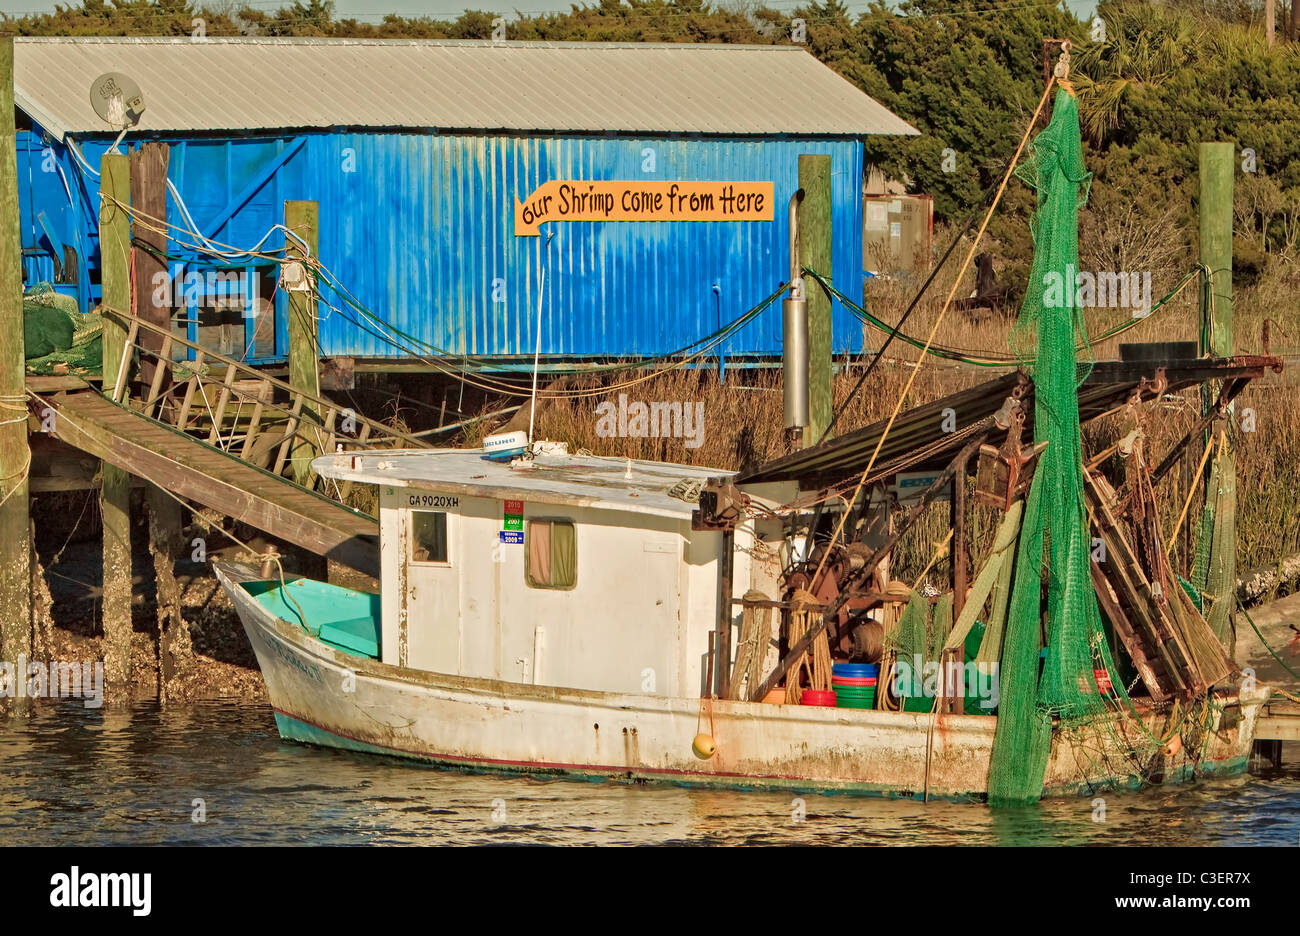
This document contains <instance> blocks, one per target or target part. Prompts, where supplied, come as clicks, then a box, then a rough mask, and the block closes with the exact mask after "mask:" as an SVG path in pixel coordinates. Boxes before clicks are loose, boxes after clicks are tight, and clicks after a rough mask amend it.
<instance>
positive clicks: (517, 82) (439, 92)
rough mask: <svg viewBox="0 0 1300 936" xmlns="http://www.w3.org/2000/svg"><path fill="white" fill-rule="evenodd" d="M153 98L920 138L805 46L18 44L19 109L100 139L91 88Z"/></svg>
mask: <svg viewBox="0 0 1300 936" xmlns="http://www.w3.org/2000/svg"><path fill="white" fill-rule="evenodd" d="M105 72H121V73H123V74H125V75H127V76H129V77H131V78H132V79H134V80H135V81H136V82H137V83H138V84H139V85H140V88H141V90H142V91H143V93H144V99H145V105H146V109H145V113H144V117H143V119H142V120H141V122H140V125H139V128H138V129H139V130H140V131H144V132H148V131H155V132H212V131H229V130H245V131H251V130H269V129H303V128H328V127H355V128H363V127H376V128H394V129H422V130H445V131H455V130H461V131H464V130H473V131H498V130H500V131H507V132H514V133H519V132H526V133H527V132H553V133H609V132H616V133H701V134H709V135H722V136H736V135H751V134H762V135H770V134H782V135H786V136H801V137H802V136H838V137H844V136H850V137H857V136H866V135H871V134H915V133H916V132H917V131H916V130H915V129H913V128H912V127H911V126H910V125H908V124H907V123H906V122H904V121H903V120H901V119H899V118H898V117H896V116H895V115H894V114H892V113H891V112H890V111H889V110H887V109H886V108H885V107H884V106H882V105H881V104H879V103H878V102H876V101H874V100H872V99H871V98H870V97H868V96H867V95H865V94H863V93H862V92H861V91H859V90H858V89H857V88H855V87H854V86H853V85H851V84H850V83H849V82H848V81H846V80H844V79H843V78H841V77H840V76H839V75H837V74H836V73H835V72H833V71H832V70H831V69H829V68H827V67H826V66H825V65H822V64H821V63H820V62H818V61H817V59H815V58H814V57H813V56H812V55H811V54H809V53H808V52H806V51H805V50H804V49H803V48H801V47H798V46H736V45H687V44H650V43H645V44H629V43H578V42H567V43H537V42H503V43H492V42H453V41H414V40H411V41H408V40H365V41H362V40H350V39H251V38H235V39H225V38H222V39H215V38H214V39H207V40H203V41H197V42H196V41H192V40H191V39H189V38H88V37H57V38H43V37H42V38H37V37H21V38H18V39H16V40H15V48H14V85H15V87H14V93H15V98H16V102H17V104H18V107H19V108H21V109H22V110H23V111H24V112H25V113H26V114H27V115H28V116H29V117H31V118H32V119H33V120H34V121H36V122H37V123H38V124H40V125H41V126H42V127H44V128H45V129H46V130H48V131H49V132H50V133H51V134H54V135H57V136H58V137H59V138H60V139H62V138H63V136H64V135H66V134H68V133H73V134H79V133H105V132H107V128H106V127H105V125H104V123H103V122H102V121H101V120H100V119H99V118H98V117H97V116H96V115H95V112H94V111H93V110H92V109H91V106H90V85H91V82H92V81H94V79H95V78H97V77H98V76H99V75H101V74H103V73H105Z"/></svg>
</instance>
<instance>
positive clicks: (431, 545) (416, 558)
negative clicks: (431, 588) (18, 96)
mask: <svg viewBox="0 0 1300 936" xmlns="http://www.w3.org/2000/svg"><path fill="white" fill-rule="evenodd" d="M411 561H412V562H437V563H442V564H443V565H446V564H447V563H448V562H450V561H451V559H450V556H449V555H448V552H447V515H446V514H445V513H443V512H442V511H441V510H412V511H411Z"/></svg>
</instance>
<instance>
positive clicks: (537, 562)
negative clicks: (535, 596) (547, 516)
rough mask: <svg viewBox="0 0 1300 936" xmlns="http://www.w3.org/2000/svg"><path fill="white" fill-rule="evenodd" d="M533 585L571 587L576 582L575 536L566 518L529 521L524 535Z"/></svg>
mask: <svg viewBox="0 0 1300 936" xmlns="http://www.w3.org/2000/svg"><path fill="white" fill-rule="evenodd" d="M525 542H526V544H527V545H526V546H525V549H527V551H528V565H527V567H526V568H525V570H524V575H525V577H526V578H527V581H528V584H529V585H531V586H532V587H533V588H572V587H573V586H574V585H576V584H577V583H578V537H577V534H576V533H575V532H574V527H573V524H572V523H571V522H570V521H568V520H529V521H528V531H527V535H526V536H525Z"/></svg>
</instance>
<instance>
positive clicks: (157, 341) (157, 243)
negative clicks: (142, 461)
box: [131, 143, 175, 503]
mask: <svg viewBox="0 0 1300 936" xmlns="http://www.w3.org/2000/svg"><path fill="white" fill-rule="evenodd" d="M168 152H169V151H168V147H167V144H166V143H144V144H141V146H140V148H139V149H138V150H136V151H135V152H133V153H132V154H131V206H132V208H133V209H134V210H135V211H137V212H139V213H140V214H142V215H147V216H148V217H150V218H157V219H158V221H159V222H160V223H158V224H152V223H151V224H148V225H143V224H137V225H135V229H134V230H133V231H132V232H131V233H132V235H133V236H134V241H135V246H134V247H133V248H132V251H133V254H134V256H133V258H132V259H133V260H134V262H135V310H136V314H137V315H139V316H140V318H142V319H144V320H145V321H148V322H153V323H154V324H155V325H158V326H161V327H162V328H166V329H170V328H171V324H172V302H171V296H172V290H171V289H170V288H168V289H165V290H159V289H158V288H157V282H158V277H159V275H160V274H161V275H162V276H166V275H167V273H168V269H167V261H166V260H165V259H164V256H165V255H166V253H167V245H168V242H169V238H168V237H167V234H166V228H165V227H164V224H165V223H166V221H167V159H168ZM159 295H161V296H163V297H164V298H163V301H162V302H157V301H155V299H156V298H157V297H158V296H159ZM140 344H141V346H142V347H144V348H148V349H149V350H151V351H154V352H161V351H162V346H163V336H162V335H161V334H158V333H157V332H153V331H150V330H145V331H143V332H142V333H141V335H140ZM157 364H158V362H157V359H156V358H154V357H152V356H150V355H143V356H141V358H140V380H141V382H142V383H143V384H144V385H145V386H152V384H153V379H154V370H155V368H156V366H157ZM162 366H163V367H164V377H163V382H162V383H161V384H160V392H161V393H164V394H165V393H166V392H167V390H168V387H169V385H170V376H171V375H170V373H167V372H169V371H170V370H171V368H170V367H168V366H167V363H166V362H163V365H162ZM173 503H175V501H173Z"/></svg>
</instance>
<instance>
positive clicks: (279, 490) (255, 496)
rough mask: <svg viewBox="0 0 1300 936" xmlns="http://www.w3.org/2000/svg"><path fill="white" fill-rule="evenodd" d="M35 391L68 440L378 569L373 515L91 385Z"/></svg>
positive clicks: (357, 565) (365, 568)
mask: <svg viewBox="0 0 1300 936" xmlns="http://www.w3.org/2000/svg"><path fill="white" fill-rule="evenodd" d="M36 399H37V400H39V401H43V402H44V403H45V404H47V405H48V406H50V407H51V408H52V409H53V410H54V411H55V413H56V414H57V416H56V418H55V420H54V435H55V436H57V437H58V438H59V439H62V440H63V441H64V442H66V443H68V444H69V445H72V446H74V447H75V448H78V449H81V450H82V451H84V452H86V453H87V454H90V455H93V456H95V457H96V458H100V459H102V460H104V461H106V462H108V463H109V464H111V465H114V466H116V467H118V468H121V469H123V470H125V471H129V472H130V473H131V474H133V475H136V476H138V477H141V478H144V479H146V480H148V481H152V482H153V483H154V484H156V485H158V486H159V487H162V488H165V489H167V490H169V491H171V492H172V493H173V494H176V495H178V496H179V497H184V498H186V499H188V500H191V501H194V502H195V503H197V504H202V505H203V506H204V507H209V508H212V509H213V510H217V511H220V512H221V513H222V514H224V515H226V516H228V517H231V518H233V519H235V520H238V521H240V522H243V523H247V524H249V525H250V526H253V527H256V528H257V529H259V530H261V531H263V532H265V533H268V534H270V535H272V536H276V537H279V538H281V539H284V540H288V541H289V542H291V543H294V544H296V545H298V546H301V547H302V548H304V549H307V550H309V551H311V552H314V553H317V554H319V555H322V556H328V557H329V558H330V559H334V560H336V561H338V562H341V563H343V564H345V565H347V566H350V567H351V568H353V569H356V570H358V571H360V572H364V573H365V574H367V575H371V576H375V577H378V575H379V541H378V535H379V525H378V523H377V522H376V521H375V519H374V518H373V517H370V516H367V515H366V514H363V513H360V512H358V511H356V510H353V509H352V508H350V507H346V506H344V505H343V504H340V503H339V502H338V501H335V500H331V499H329V498H328V497H325V496H323V495H321V494H317V493H315V492H313V491H310V490H308V489H307V488H304V487H301V486H299V485H297V484H295V483H294V482H292V481H290V480H289V479H287V478H283V477H280V476H278V475H275V474H272V473H271V472H269V471H265V470H263V469H261V468H258V467H256V466H254V465H251V464H249V463H248V462H245V461H241V460H240V459H239V458H236V457H235V456H233V455H230V454H227V453H226V452H224V451H222V450H221V449H219V448H216V447H215V446H212V445H209V444H208V443H206V442H203V441H200V440H199V439H196V438H194V437H193V436H190V435H186V434H185V433H183V432H181V431H179V430H178V429H174V428H172V427H171V426H168V425H166V424H164V423H160V422H158V421H156V420H154V419H151V418H149V417H148V416H144V415H142V414H140V413H138V412H134V411H132V410H128V409H125V408H123V407H122V406H120V405H118V404H116V403H113V402H112V401H111V400H109V399H107V398H105V397H103V396H101V395H100V394H99V393H97V392H94V391H82V392H73V393H60V394H57V395H42V396H37V397H36ZM36 407H37V408H38V409H39V408H40V404H39V403H37V404H36Z"/></svg>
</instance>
